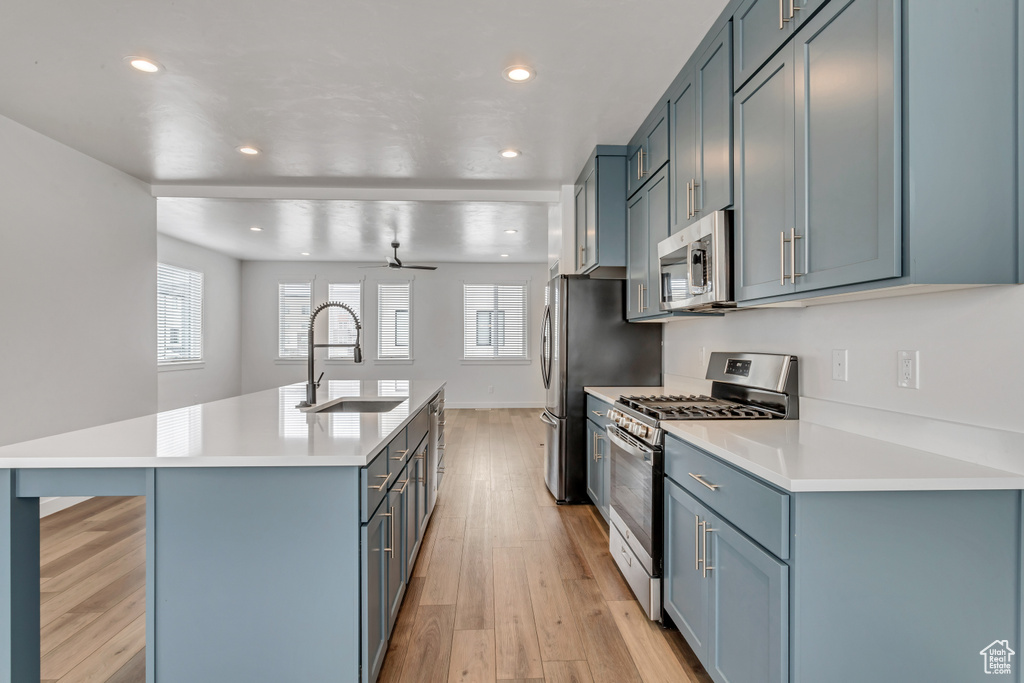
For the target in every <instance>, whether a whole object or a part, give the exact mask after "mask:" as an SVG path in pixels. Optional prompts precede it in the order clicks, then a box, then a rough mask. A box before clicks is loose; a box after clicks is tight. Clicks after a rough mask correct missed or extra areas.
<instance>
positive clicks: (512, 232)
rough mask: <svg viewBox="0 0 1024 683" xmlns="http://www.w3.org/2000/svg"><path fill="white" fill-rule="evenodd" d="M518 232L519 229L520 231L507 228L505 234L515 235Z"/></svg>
mask: <svg viewBox="0 0 1024 683" xmlns="http://www.w3.org/2000/svg"><path fill="white" fill-rule="evenodd" d="M517 232H519V231H518V230H506V231H505V234H506V235H514V234H516V233H517Z"/></svg>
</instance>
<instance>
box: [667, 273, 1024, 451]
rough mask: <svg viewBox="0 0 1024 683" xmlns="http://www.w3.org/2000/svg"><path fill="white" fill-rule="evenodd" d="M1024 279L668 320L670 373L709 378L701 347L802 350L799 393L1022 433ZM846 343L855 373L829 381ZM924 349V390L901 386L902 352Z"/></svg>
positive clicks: (922, 356)
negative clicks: (834, 353)
mask: <svg viewBox="0 0 1024 683" xmlns="http://www.w3.org/2000/svg"><path fill="white" fill-rule="evenodd" d="M1022 340H1024V286H997V287H982V288H975V289H967V290H957V291H952V292H943V293H933V294H921V295H913V296H903V297H895V298H891V299H880V300H874V301H858V302H851V303H841V304H828V305H822V306H813V307H808V308H800V309H767V310H747V311H736V312H732V313H729V314H727V315H725V316H724V317H719V318H708V319H700V320H692V319H691V320H682V319H681V320H674V321H672V322H669V323H667V324H666V328H665V354H664V370H665V373H666V375H670V376H681V377H684V378H699V379H703V377H704V373H705V370H706V365H704V366H702V365H701V364H700V352H701V348H702V347H703V348H705V349H706V351H707V353H710V352H711V351H768V352H777V353H793V354H796V355H797V356H799V357H800V395H801V396H804V397H810V398H816V399H823V400H826V401H831V402H836V403H840V404H851V405H855V406H865V407H870V408H875V409H880V410H885V411H893V412H896V413H905V414H910V415H915V416H921V417H927V418H933V419H940V420H949V421H952V422H958V423H965V424H969V425H977V426H982V427H989V428H996V429H1003V430H1009V431H1012V432H1024V419H1022V417H1021V409H1022V407H1024V399H1022V398H1021V383H1022V381H1024V352H1022ZM833 349H846V350H847V351H848V355H849V366H848V368H849V380H848V381H846V382H840V381H835V380H833V379H832V351H833ZM900 350H914V351H919V352H920V388H919V389H916V390H913V389H903V388H900V387H898V386H897V384H896V368H897V352H898V351H900Z"/></svg>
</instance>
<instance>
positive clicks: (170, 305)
mask: <svg viewBox="0 0 1024 683" xmlns="http://www.w3.org/2000/svg"><path fill="white" fill-rule="evenodd" d="M156 269H157V270H156V361H157V364H159V365H170V364H172V363H188V362H193V363H194V362H197V361H201V360H202V359H203V274H202V273H197V272H196V271H194V270H185V269H184V268H177V267H175V266H168V265H165V264H163V263H158V264H157V266H156Z"/></svg>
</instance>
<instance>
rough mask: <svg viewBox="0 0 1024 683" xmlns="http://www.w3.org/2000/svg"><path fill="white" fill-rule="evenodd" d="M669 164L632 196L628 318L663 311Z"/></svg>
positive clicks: (629, 210) (667, 230)
mask: <svg viewBox="0 0 1024 683" xmlns="http://www.w3.org/2000/svg"><path fill="white" fill-rule="evenodd" d="M668 176H669V173H668V167H667V166H664V165H663V167H662V168H661V170H660V171H658V172H657V173H655V174H654V176H653V177H652V178H651V180H650V182H648V183H647V184H646V185H644V187H643V189H642V190H640V191H639V192H637V193H636V194H635V195H633V196H632V197H630V199H629V207H628V217H629V269H628V278H627V280H628V282H627V286H628V290H627V292H626V295H627V305H626V317H627V318H628V319H629V320H635V319H638V318H650V317H652V316H659V315H664V313H663V311H662V310H661V296H660V280H661V275H660V273H661V267H660V263H659V260H658V242H660V241H661V240H663V239H665V238H666V237H668V235H669V216H670V204H671V201H670V191H669V182H668Z"/></svg>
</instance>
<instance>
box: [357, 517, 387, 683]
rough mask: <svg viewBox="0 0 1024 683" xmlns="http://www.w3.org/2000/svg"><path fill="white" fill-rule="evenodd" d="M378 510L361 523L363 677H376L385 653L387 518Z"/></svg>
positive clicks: (374, 679) (372, 679) (369, 679)
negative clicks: (363, 523)
mask: <svg viewBox="0 0 1024 683" xmlns="http://www.w3.org/2000/svg"><path fill="white" fill-rule="evenodd" d="M381 512H383V509H381V510H380V511H378V513H377V514H376V515H374V516H373V517H371V518H370V521H369V522H367V523H366V524H365V525H363V528H362V530H361V531H362V534H361V538H360V542H361V545H362V568H361V569H362V571H361V574H362V605H363V609H362V612H363V614H362V622H363V623H362V632H363V647H362V680H363V683H369V682H372V681H376V680H377V674H378V673H380V666H381V664H382V663H383V662H384V653H385V652H387V649H388V640H387V634H386V632H385V631H386V628H387V607H388V603H387V581H388V576H387V569H388V563H387V556H388V552H387V551H386V550H385V548H386V547H387V546H386V543H387V540H388V532H389V531H390V527H389V524H388V522H389V518H388V517H384V516H383V515H382V514H381Z"/></svg>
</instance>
